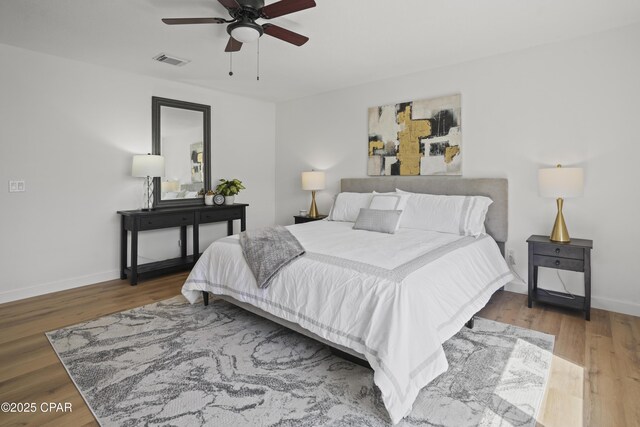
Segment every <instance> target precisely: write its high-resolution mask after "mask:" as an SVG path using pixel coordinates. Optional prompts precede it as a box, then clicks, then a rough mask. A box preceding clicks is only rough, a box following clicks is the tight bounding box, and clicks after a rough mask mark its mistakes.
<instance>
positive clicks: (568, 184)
mask: <svg viewBox="0 0 640 427" xmlns="http://www.w3.org/2000/svg"><path fill="white" fill-rule="evenodd" d="M538 190H539V191H540V196H542V197H552V198H554V199H557V198H567V197H580V196H582V192H583V190H584V172H583V170H582V168H563V167H556V168H545V169H540V170H539V171H538Z"/></svg>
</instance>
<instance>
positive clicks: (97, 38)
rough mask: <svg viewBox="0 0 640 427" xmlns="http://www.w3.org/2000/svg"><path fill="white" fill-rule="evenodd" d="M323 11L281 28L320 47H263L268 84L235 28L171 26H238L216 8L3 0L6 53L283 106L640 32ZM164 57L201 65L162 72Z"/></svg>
mask: <svg viewBox="0 0 640 427" xmlns="http://www.w3.org/2000/svg"><path fill="white" fill-rule="evenodd" d="M272 2H273V1H272V0H267V1H266V3H267V4H270V3H272ZM316 3H317V4H318V5H317V7H315V8H313V9H308V10H304V11H301V12H298V13H295V14H291V15H287V16H284V17H281V18H277V19H274V20H272V21H271V22H272V23H274V24H277V25H280V26H283V27H286V28H288V29H290V30H293V31H296V32H299V33H302V34H304V35H307V36H308V37H310V41H309V42H308V43H307V44H306V45H304V46H302V47H295V46H293V45H290V44H288V43H285V42H282V41H280V40H277V39H274V38H271V37H268V36H263V37H262V38H261V43H260V70H261V72H260V74H261V77H260V81H259V82H257V81H256V49H255V45H248V44H245V45H244V46H243V49H242V51H241V52H240V53H238V54H234V57H233V63H234V76H233V77H229V75H228V71H229V55H228V54H226V53H224V48H225V45H226V43H227V34H226V31H225V25H189V26H167V25H164V24H163V23H162V22H161V21H160V19H161V18H165V17H167V18H178V17H212V16H220V17H227V16H228V15H227V13H226V10H225V9H224V7H222V6H221V5H220V4H219V3H218V2H217V1H216V0H47V1H43V0H0V43H4V44H8V45H13V46H17V47H22V48H25V49H30V50H34V51H38V52H44V53H48V54H52V55H56V56H61V57H65V58H72V59H76V60H79V61H84V62H88V63H93V64H98V65H104V66H107V67H112V68H118V69H122V70H126V71H131V72H135V73H139V74H145V75H150V76H155V77H160V78H165V79H170V80H175V81H181V82H185V83H190V84H194V85H198V86H203V87H208V88H212V89H217V90H223V91H226V92H231V93H237V94H241V95H247V96H250V97H254V98H258V99H263V100H268V101H276V102H277V101H282V100H287V99H293V98H298V97H303V96H307V95H311V94H316V93H321V92H326V91H330V90H334V89H339V88H344V87H348V86H353V85H357V84H360V83H364V82H368V81H375V80H380V79H383V78H388V77H394V76H398V75H403V74H409V73H412V72H416V71H420V70H425V69H429V68H434V67H439V66H443V65H449V64H454V63H459V62H464V61H469V60H472V59H477V58H481V57H486V56H491V55H495V54H499V53H504V52H509V51H514V50H519V49H524V48H527V47H531V46H536V45H540V44H544V43H550V42H554V41H559V40H564V39H569V38H573V37H576V36H580V35H585V34H590V33H595V32H600V31H604V30H607V29H611V28H616V27H621V26H625V25H629V24H633V23H636V22H640V1H638V0H482V1H480V0H316ZM261 22H267V21H266V20H262V21H261ZM160 52H164V53H167V54H171V55H175V56H178V57H180V58H185V59H189V60H191V61H192V62H191V63H190V64H188V65H186V66H184V67H173V66H169V65H167V64H162V63H158V62H156V61H153V60H152V59H151V58H152V57H153V56H155V55H156V54H158V53H160Z"/></svg>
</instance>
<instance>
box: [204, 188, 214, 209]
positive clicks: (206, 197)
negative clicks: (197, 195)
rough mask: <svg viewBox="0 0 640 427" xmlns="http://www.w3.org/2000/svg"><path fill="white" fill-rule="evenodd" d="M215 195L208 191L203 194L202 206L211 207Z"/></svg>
mask: <svg viewBox="0 0 640 427" xmlns="http://www.w3.org/2000/svg"><path fill="white" fill-rule="evenodd" d="M215 194H216V193H214V192H213V190H209V191H207V192H206V193H205V195H204V204H205V205H207V206H213V196H215Z"/></svg>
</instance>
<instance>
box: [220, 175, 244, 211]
mask: <svg viewBox="0 0 640 427" xmlns="http://www.w3.org/2000/svg"><path fill="white" fill-rule="evenodd" d="M244 189H245V187H244V185H242V181H240V180H239V179H235V178H234V179H231V180H226V179H221V180H220V183H219V184H218V186H217V187H216V193H218V194H222V195H223V196H224V204H225V205H232V204H233V202H234V200H235V198H236V194H238V193H239V192H240V190H244Z"/></svg>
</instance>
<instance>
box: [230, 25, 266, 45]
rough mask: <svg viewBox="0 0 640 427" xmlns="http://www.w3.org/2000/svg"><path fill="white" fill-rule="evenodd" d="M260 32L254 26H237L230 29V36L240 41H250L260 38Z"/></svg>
mask: <svg viewBox="0 0 640 427" xmlns="http://www.w3.org/2000/svg"><path fill="white" fill-rule="evenodd" d="M260 35H261V34H260V33H259V32H258V30H256V29H255V28H251V27H243V26H238V27H236V28H234V29H233V30H231V37H233V38H234V39H236V40H238V41H239V42H240V43H251V42H254V41H256V40H258V39H259V38H260Z"/></svg>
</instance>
